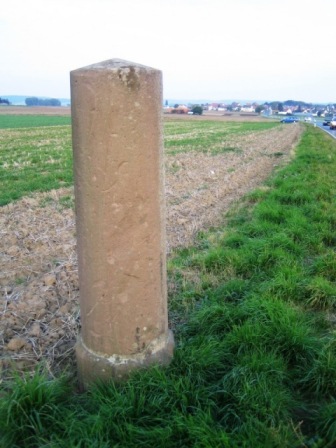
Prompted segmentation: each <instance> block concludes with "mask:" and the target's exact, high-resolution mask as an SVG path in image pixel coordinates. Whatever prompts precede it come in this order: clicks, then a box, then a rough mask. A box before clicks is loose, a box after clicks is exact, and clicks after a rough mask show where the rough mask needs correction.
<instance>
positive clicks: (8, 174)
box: [0, 115, 73, 205]
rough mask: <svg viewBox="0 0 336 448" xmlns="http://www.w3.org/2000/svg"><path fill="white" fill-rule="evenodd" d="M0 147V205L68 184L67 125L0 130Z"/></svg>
mask: <svg viewBox="0 0 336 448" xmlns="http://www.w3.org/2000/svg"><path fill="white" fill-rule="evenodd" d="M18 117H19V118H21V117H20V116H18ZM46 118H59V117H46ZM60 118H63V117H60ZM0 119H1V115H0ZM0 147H1V149H0V156H1V158H0V205H5V204H8V203H9V202H11V201H13V200H16V199H20V198H21V197H23V196H26V195H29V193H31V192H33V191H49V190H52V189H54V188H60V187H62V186H69V185H72V183H73V172H72V170H73V168H72V150H71V133H70V126H45V127H34V128H22V129H8V130H2V131H0Z"/></svg>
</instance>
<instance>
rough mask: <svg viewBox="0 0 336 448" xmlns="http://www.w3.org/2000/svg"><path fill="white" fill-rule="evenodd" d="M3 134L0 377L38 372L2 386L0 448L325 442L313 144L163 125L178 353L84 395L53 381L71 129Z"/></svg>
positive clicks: (329, 152)
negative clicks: (40, 370)
mask: <svg viewBox="0 0 336 448" xmlns="http://www.w3.org/2000/svg"><path fill="white" fill-rule="evenodd" d="M0 123H1V117H0ZM0 138H1V139H2V140H1V141H2V144H1V148H2V149H1V151H3V153H2V154H1V157H2V155H3V154H4V157H3V158H2V160H3V161H5V162H4V163H5V167H4V171H3V173H4V175H5V174H8V176H10V175H14V174H15V175H16V176H17V177H16V178H15V177H14V178H10V177H9V178H6V177H5V176H4V177H5V179H4V180H3V176H1V182H6V184H5V183H3V184H2V185H1V192H2V193H1V195H2V196H1V198H2V201H3V204H6V205H4V206H3V207H2V208H1V214H0V223H1V224H0V228H1V232H2V233H1V235H2V238H1V245H2V247H1V250H0V252H1V253H2V254H3V256H2V260H1V263H2V265H1V272H2V277H1V278H0V282H1V288H2V292H3V299H4V300H3V304H4V307H3V309H2V311H1V320H0V329H1V332H2V338H3V339H2V341H1V342H2V348H3V352H2V369H3V379H4V381H5V382H6V383H8V381H9V379H10V376H11V374H12V373H11V372H12V370H11V369H12V368H13V367H14V366H16V367H17V368H18V369H19V370H27V371H29V370H30V369H32V368H34V367H36V365H37V364H38V365H41V364H43V366H44V373H43V374H41V373H37V374H36V375H35V376H34V377H33V378H32V379H26V380H23V381H21V380H18V381H17V382H16V383H15V384H16V385H14V386H10V384H9V383H8V386H6V387H7V391H8V392H7V394H5V395H4V396H3V397H2V398H1V399H0V430H1V431H0V433H1V432H2V434H4V436H3V437H4V438H3V439H1V436H0V440H1V441H4V442H3V443H5V445H4V446H6V443H7V446H13V447H14V446H27V447H30V446H46V445H48V444H49V445H50V446H60V447H61V446H82V447H86V446H87V447H89V446H90V447H91V446H97V447H98V446H99V447H103V446H106V447H107V446H111V444H112V446H141V445H142V446H148V447H150V446H153V447H154V446H167V447H184V446H199V447H201V446H204V447H207V446H209V447H210V446H211V447H212V446H214V447H222V446H223V447H230V448H231V447H239V446H242V447H243V446H244V447H258V448H259V447H260V448H271V447H279V448H280V447H281V448H282V447H308V446H309V447H313V446H314V447H330V448H332V447H333V446H334V445H333V444H334V442H335V440H336V427H335V423H334V422H335V401H334V397H335V395H336V389H335V384H336V354H335V347H334V340H333V333H334V331H335V330H334V322H335V314H334V313H335V305H336V300H335V297H336V292H335V291H336V288H335V278H336V277H335V266H336V264H335V254H334V248H335V246H336V242H335V236H334V226H335V216H336V209H335V204H334V196H335V187H334V172H335V169H336V147H335V143H334V142H333V141H331V139H329V137H328V136H325V135H323V134H322V133H321V132H320V131H319V130H317V129H313V128H309V127H303V126H297V125H294V126H289V127H287V126H282V125H279V124H278V123H276V122H274V123H273V122H266V123H263V122H236V121H223V120H209V119H202V120H190V119H188V120H183V119H180V118H178V119H176V120H172V119H169V120H166V122H165V151H166V200H167V234H168V235H167V236H168V241H167V252H168V253H169V263H168V278H169V310H170V325H171V327H172V328H173V330H174V332H175V338H176V341H177V347H176V352H175V358H174V361H173V363H172V365H171V366H169V367H168V368H167V369H157V368H154V369H152V370H150V371H149V372H143V373H140V374H138V375H135V376H134V378H132V379H131V380H129V381H128V382H127V383H126V384H123V385H106V386H97V387H96V388H94V389H93V390H92V391H91V392H90V393H89V394H86V395H84V396H83V397H82V398H80V397H78V396H77V395H76V394H72V393H71V391H70V389H71V388H73V387H74V386H73V385H72V384H71V382H69V379H68V377H62V375H61V377H60V378H59V379H56V380H51V379H50V378H51V377H53V376H54V375H56V376H57V377H59V376H60V372H61V371H63V370H64V369H65V367H66V368H67V369H68V371H70V372H73V366H72V363H71V360H72V359H73V345H74V341H75V336H76V333H77V331H78V328H79V325H80V323H79V309H78V279H77V266H76V255H75V229H74V212H73V192H72V187H71V183H72V177H71V176H72V174H71V164H72V158H71V146H70V126H64V125H63V126H56V127H54V126H50V127H43V129H42V128H29V129H27V128H16V129H13V128H12V129H3V130H1V131H0ZM15 142H16V143H15ZM9 148H10V150H9V151H8V152H7V149H9ZM39 148H42V149H39ZM55 148H56V149H57V150H56V151H55ZM57 156H59V157H57ZM28 168H29V170H28ZM25 169H27V171H26V172H25V171H24V170H25ZM34 172H35V175H34ZM55 173H56V174H55ZM49 175H51V176H53V178H55V177H56V178H57V182H58V184H57V185H56V186H53V184H52V183H51V181H50V179H49V177H48V176H49ZM35 177H36V178H37V179H38V180H39V182H40V183H39V184H34V182H33V180H34V179H35ZM15 182H19V183H20V185H21V186H22V187H21V189H20V190H19V191H20V192H21V193H20V195H19V196H18V197H15V196H14V192H15V191H18V189H17V188H16V187H15ZM5 190H6V193H4V191H5ZM8 192H9V193H8ZM27 397H28V398H27Z"/></svg>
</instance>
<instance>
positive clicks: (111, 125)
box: [71, 59, 174, 388]
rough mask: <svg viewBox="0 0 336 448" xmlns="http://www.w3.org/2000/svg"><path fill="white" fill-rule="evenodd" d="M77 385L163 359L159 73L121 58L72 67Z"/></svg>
mask: <svg viewBox="0 0 336 448" xmlns="http://www.w3.org/2000/svg"><path fill="white" fill-rule="evenodd" d="M71 111H72V132H73V152H74V175H75V204H76V221H77V243H78V247H77V250H78V268H79V285H80V309H81V322H82V331H81V335H80V337H79V340H78V343H77V346H76V356H77V364H78V372H79V380H80V384H81V385H82V387H84V388H85V387H87V385H88V384H89V383H90V382H92V381H94V380H96V379H103V380H104V379H109V378H114V379H119V378H123V377H127V375H128V374H129V372H130V371H132V370H133V369H138V368H141V367H146V366H148V365H151V364H153V363H159V364H168V363H169V362H170V360H171V358H172V355H173V346H174V341H173V335H172V333H171V331H170V330H169V329H168V319H167V288H166V236H165V197H164V196H165V195H164V167H163V138H162V76H161V72H160V71H158V70H155V69H153V68H150V67H145V66H143V65H139V64H134V63H132V62H127V61H123V60H120V59H112V60H109V61H105V62H101V63H98V64H93V65H90V66H88V67H84V68H80V69H78V70H74V71H72V72H71Z"/></svg>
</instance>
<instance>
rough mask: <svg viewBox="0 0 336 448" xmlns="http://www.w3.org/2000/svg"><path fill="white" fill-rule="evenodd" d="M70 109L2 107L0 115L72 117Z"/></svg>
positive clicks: (55, 107)
mask: <svg viewBox="0 0 336 448" xmlns="http://www.w3.org/2000/svg"><path fill="white" fill-rule="evenodd" d="M70 113H71V110H70V107H63V106H62V107H57V106H34V107H27V106H1V107H0V114H6V115H7V114H8V115H70Z"/></svg>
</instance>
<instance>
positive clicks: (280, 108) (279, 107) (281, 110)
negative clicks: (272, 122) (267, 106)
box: [278, 103, 284, 112]
mask: <svg viewBox="0 0 336 448" xmlns="http://www.w3.org/2000/svg"><path fill="white" fill-rule="evenodd" d="M283 110H284V108H283V104H282V103H278V111H279V112H283Z"/></svg>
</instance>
